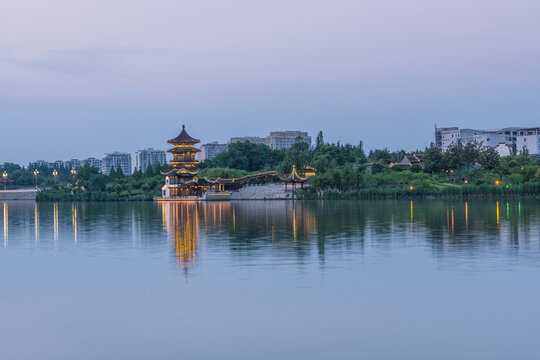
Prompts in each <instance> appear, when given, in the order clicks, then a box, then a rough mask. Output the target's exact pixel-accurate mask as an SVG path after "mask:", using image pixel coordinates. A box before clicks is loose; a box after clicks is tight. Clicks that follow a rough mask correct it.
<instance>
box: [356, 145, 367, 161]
mask: <svg viewBox="0 0 540 360" xmlns="http://www.w3.org/2000/svg"><path fill="white" fill-rule="evenodd" d="M356 158H357V161H358V163H360V164H365V163H366V153H365V152H364V143H363V142H362V140H360V143H359V144H358V147H357V148H356Z"/></svg>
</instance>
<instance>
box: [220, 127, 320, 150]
mask: <svg viewBox="0 0 540 360" xmlns="http://www.w3.org/2000/svg"><path fill="white" fill-rule="evenodd" d="M298 137H301V138H302V141H304V142H306V143H308V144H309V145H310V146H311V136H309V135H308V133H307V132H305V131H273V132H271V133H270V135H268V136H267V137H265V138H263V137H258V136H243V137H233V138H231V139H230V140H229V144H231V143H235V142H244V141H249V142H251V143H254V144H264V145H266V146H268V147H270V148H271V149H274V150H279V149H289V148H290V147H291V146H292V145H293V144H294V143H295V141H296V139H297V138H298Z"/></svg>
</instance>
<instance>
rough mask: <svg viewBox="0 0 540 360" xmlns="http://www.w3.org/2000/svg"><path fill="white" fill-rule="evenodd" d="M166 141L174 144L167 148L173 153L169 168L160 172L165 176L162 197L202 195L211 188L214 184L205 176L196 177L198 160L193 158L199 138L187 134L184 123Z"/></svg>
mask: <svg viewBox="0 0 540 360" xmlns="http://www.w3.org/2000/svg"><path fill="white" fill-rule="evenodd" d="M167 142H168V143H169V144H172V145H174V148H172V149H170V150H168V152H170V153H172V154H173V159H172V160H171V162H170V165H171V168H169V169H168V170H165V171H162V172H161V174H162V175H164V176H165V186H163V188H162V197H163V198H167V199H174V198H200V197H202V196H203V194H204V193H205V192H206V191H207V188H208V187H212V188H213V187H214V186H215V185H216V184H215V182H213V181H210V180H208V179H206V178H203V179H199V178H197V173H198V171H199V167H198V164H199V162H198V161H197V160H195V154H196V153H198V152H200V151H201V150H199V149H197V148H195V144H197V143H199V142H200V140H198V139H195V138H192V137H191V136H189V135H188V133H187V132H186V129H185V125H182V132H181V133H180V134H179V135H178V136H177V137H175V138H174V139H172V140H169V141H167Z"/></svg>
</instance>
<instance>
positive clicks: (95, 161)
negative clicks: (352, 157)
mask: <svg viewBox="0 0 540 360" xmlns="http://www.w3.org/2000/svg"><path fill="white" fill-rule="evenodd" d="M130 163H131V161H130ZM87 164H88V166H90V167H95V168H96V169H99V171H101V172H103V169H102V166H101V165H102V160H100V159H96V158H93V157H90V158H88V159H86V160H83V161H81V166H84V165H87ZM130 168H131V164H130ZM110 170H111V168H110V167H109V171H110ZM122 170H123V169H122ZM107 174H108V172H107Z"/></svg>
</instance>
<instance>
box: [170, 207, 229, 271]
mask: <svg viewBox="0 0 540 360" xmlns="http://www.w3.org/2000/svg"><path fill="white" fill-rule="evenodd" d="M160 206H161V211H162V214H163V217H162V218H163V225H164V228H165V229H166V230H167V234H168V236H169V239H170V240H171V241H172V242H173V243H174V254H175V257H176V262H177V265H178V266H179V267H180V268H183V269H184V270H187V269H189V268H191V267H193V266H194V265H195V258H196V255H197V242H198V240H199V212H200V210H201V209H202V203H200V202H165V203H160ZM204 213H205V219H206V211H205V212H204ZM220 214H221V212H220Z"/></svg>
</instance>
